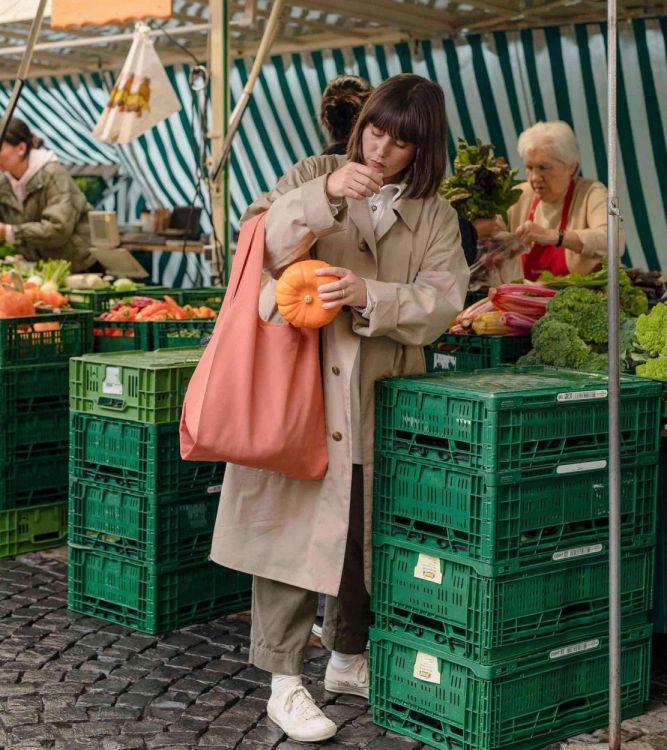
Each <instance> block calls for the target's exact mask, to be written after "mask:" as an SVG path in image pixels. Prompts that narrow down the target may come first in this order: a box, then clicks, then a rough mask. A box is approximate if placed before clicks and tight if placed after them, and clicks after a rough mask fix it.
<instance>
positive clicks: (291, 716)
mask: <svg viewBox="0 0 667 750" xmlns="http://www.w3.org/2000/svg"><path fill="white" fill-rule="evenodd" d="M266 712H267V714H268V716H269V719H271V721H273V722H275V723H276V724H277V725H278V726H279V727H280V728H281V729H282V730H283V732H285V734H286V735H287V736H288V737H289V738H290V739H291V740H294V741H295V742H320V741H321V740H328V739H329V738H331V737H333V736H334V734H336V725H335V724H334V723H333V721H331V720H330V719H327V717H326V716H325V715H324V714H323V713H322V711H320V709H319V708H318V707H317V706H316V705H315V702H314V701H313V698H312V696H311V695H310V693H309V692H308V691H307V690H306V688H305V687H303V686H302V685H300V686H299V687H297V688H294V690H286V691H284V693H280V692H279V693H278V694H276V695H274V694H273V693H272V694H271V697H270V698H269V703H268V705H267V707H266Z"/></svg>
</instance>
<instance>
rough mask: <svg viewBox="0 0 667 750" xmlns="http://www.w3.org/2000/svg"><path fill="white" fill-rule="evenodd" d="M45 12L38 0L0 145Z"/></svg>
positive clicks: (42, 1) (1, 129) (1, 127)
mask: <svg viewBox="0 0 667 750" xmlns="http://www.w3.org/2000/svg"><path fill="white" fill-rule="evenodd" d="M45 10H46V0H40V3H39V5H38V6H37V11H36V13H35V17H34V18H33V19H32V24H31V25H30V33H29V34H28V40H27V41H26V45H25V48H24V50H23V57H22V58H21V62H20V63H19V69H18V72H17V73H16V80H15V81H14V88H13V89H12V93H11V95H10V97H9V101H8V102H7V107H6V109H5V113H4V115H3V116H2V121H1V122H0V145H2V143H3V142H4V140H5V134H6V132H7V126H8V125H9V121H10V120H11V119H12V115H13V114H14V110H15V109H16V105H17V103H18V100H19V96H21V90H22V89H23V84H24V83H25V79H26V78H27V77H28V71H29V70H30V63H31V61H32V53H33V48H34V47H35V42H36V41H37V35H38V34H39V30H40V28H41V26H42V19H43V18H44V11H45Z"/></svg>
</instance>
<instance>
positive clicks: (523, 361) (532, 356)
mask: <svg viewBox="0 0 667 750" xmlns="http://www.w3.org/2000/svg"><path fill="white" fill-rule="evenodd" d="M516 363H517V365H523V366H524V367H527V366H528V365H543V364H545V363H544V362H543V361H542V358H541V357H540V355H539V354H538V353H537V352H536V351H535V349H531V350H530V351H529V352H527V353H526V354H524V355H523V356H522V357H519V359H517V361H516Z"/></svg>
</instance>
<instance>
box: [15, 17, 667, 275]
mask: <svg viewBox="0 0 667 750" xmlns="http://www.w3.org/2000/svg"><path fill="white" fill-rule="evenodd" d="M664 28H665V26H664V21H657V20H637V21H634V22H633V23H632V24H631V25H626V24H624V25H623V26H622V27H621V29H620V34H619V112H618V124H619V132H618V139H619V178H618V188H619V198H620V206H621V212H622V215H623V218H624V222H625V233H626V238H627V250H628V255H627V256H626V258H625V260H626V262H628V263H631V264H634V265H637V266H641V267H644V268H653V269H660V268H662V269H667V245H666V244H665V242H664V238H665V237H667V220H666V216H667V211H666V206H667V172H665V169H664V164H666V163H667V152H666V150H665V130H666V129H667V73H666V60H667V55H666V51H665V35H664ZM605 39H606V29H605V26H604V25H601V24H587V25H577V26H568V27H563V28H548V29H534V30H531V31H521V32H508V33H506V32H496V33H494V34H491V35H479V34H477V35H471V36H468V37H464V38H456V39H451V38H443V39H439V40H431V41H424V42H420V43H417V44H414V43H413V44H406V43H399V44H385V45H364V46H358V47H354V48H351V49H332V50H324V51H317V52H303V53H299V54H296V53H295V54H291V55H274V56H273V57H271V58H270V60H268V61H267V63H266V65H264V67H263V69H262V72H261V75H260V77H259V79H258V82H257V86H256V88H255V94H254V96H253V99H252V101H251V104H250V107H249V109H248V111H247V112H246V115H245V117H244V119H243V121H242V123H241V128H240V130H239V133H238V135H237V137H236V139H235V141H234V144H233V148H232V158H231V209H232V211H231V217H230V218H231V221H232V224H233V225H234V226H235V227H236V226H238V221H239V218H240V216H241V215H242V213H243V211H244V210H245V208H246V206H247V205H248V204H249V203H250V202H251V201H252V200H254V198H255V197H256V196H257V195H259V193H260V192H262V191H263V190H268V189H269V188H271V187H272V186H273V185H274V184H275V183H276V181H277V179H278V178H279V177H280V175H282V174H283V173H284V172H286V171H287V170H288V169H289V168H290V166H291V165H292V164H294V162H296V161H298V160H299V159H302V158H304V157H306V156H309V155H311V154H316V153H319V152H320V151H321V150H322V147H323V144H324V135H323V133H322V131H321V128H320V126H319V122H318V116H317V113H318V110H319V102H320V98H321V94H322V90H323V89H324V87H325V85H326V83H327V81H329V80H330V79H332V78H334V77H335V76H336V75H339V74H340V73H344V72H345V73H357V74H360V75H362V76H365V77H366V78H368V79H369V80H370V81H371V82H372V83H374V84H377V83H379V82H380V81H381V80H383V79H385V78H388V77H389V76H391V75H395V74H396V73H401V72H415V73H418V74H420V75H424V76H427V77H429V78H432V79H434V80H437V81H438V82H439V83H440V84H441V85H442V87H443V89H444V91H445V97H446V101H447V114H448V120H449V132H450V137H449V140H448V152H449V156H450V159H451V157H453V154H454V148H455V143H456V138H457V137H458V136H463V137H465V138H466V139H467V140H468V141H470V140H472V139H474V138H475V137H479V138H481V139H482V141H484V142H488V143H493V144H494V145H495V146H496V151H497V153H498V154H501V155H503V156H505V157H506V158H507V159H508V161H509V163H510V164H511V165H512V166H516V167H521V161H520V159H519V156H518V154H517V152H516V140H517V136H518V135H519V133H520V132H521V131H522V130H523V129H524V128H526V127H527V126H528V125H531V124H532V123H534V122H535V121H536V120H553V119H563V120H566V121H567V122H569V123H571V124H572V126H573V127H574V130H575V133H576V135H577V139H578V141H579V145H580V147H581V152H582V173H583V175H584V176H585V177H591V178H597V179H599V180H601V181H602V182H606V175H607V160H606V159H607V157H606V146H605V141H606V138H605V126H606V96H607V95H606V91H607V89H606V52H605ZM251 62H252V61H251V60H250V59H239V60H236V61H235V63H234V66H233V70H232V75H231V78H230V86H231V95H232V100H233V101H232V104H233V103H234V102H235V101H236V100H237V98H238V96H239V95H240V94H241V91H242V88H243V85H244V84H245V81H246V80H247V76H248V72H249V70H250V67H251ZM565 70H567V74H565ZM167 72H168V75H169V77H170V80H171V83H172V85H173V87H174V89H175V90H176V92H177V94H178V96H179V99H180V100H181V102H182V105H183V108H182V110H181V112H179V113H178V114H176V115H173V116H172V117H170V118H168V119H167V120H165V121H164V122H162V123H160V125H158V126H157V127H156V128H153V129H152V130H150V131H148V133H146V134H145V135H144V136H142V137H141V138H139V139H137V141H135V142H133V143H131V144H129V145H128V146H111V145H109V144H106V143H101V142H99V141H95V140H94V139H93V138H92V136H91V130H92V128H93V126H94V124H95V122H96V120H97V118H98V117H99V114H100V112H101V111H102V109H103V107H104V105H105V103H106V100H107V97H108V92H109V90H110V88H111V86H112V85H113V77H112V76H111V75H109V74H100V73H94V74H90V75H76V76H75V75H72V76H65V77H62V78H55V77H44V78H41V79H38V80H35V81H30V82H28V84H27V86H26V87H25V89H24V93H23V95H22V97H21V100H20V103H19V111H18V114H19V116H21V117H24V118H25V119H26V120H27V121H28V122H29V123H30V126H31V127H32V128H33V129H34V130H35V131H36V132H37V133H39V134H40V135H42V136H43V137H44V138H45V140H46V142H47V145H48V146H49V147H50V148H53V149H55V150H56V152H57V153H58V156H59V158H60V159H61V161H62V162H64V163H67V164H74V163H78V164H100V165H113V164H120V166H121V174H122V175H123V176H124V178H125V180H128V181H129V182H127V183H123V186H122V187H119V192H118V193H117V197H116V198H115V199H114V200H116V201H117V202H116V203H115V204H113V203H109V204H106V205H105V207H106V208H113V207H114V206H115V207H116V208H118V210H119V215H122V216H123V219H122V220H123V221H131V220H132V219H134V218H136V214H137V212H138V211H139V210H140V209H141V207H143V206H144V205H145V204H146V205H148V206H149V207H157V206H160V205H163V206H178V205H188V204H190V202H191V201H193V200H195V202H196V204H197V205H201V196H198V195H197V190H196V174H197V164H198V162H199V159H200V157H201V154H200V151H199V147H198V143H199V135H198V133H199V123H198V120H197V118H195V124H194V130H193V126H192V114H193V107H194V108H195V109H197V108H198V107H199V105H197V101H196V97H193V93H192V91H191V90H190V87H189V85H188V74H189V72H190V68H189V67H188V66H172V67H169V68H168V69H167ZM8 95H9V86H8V85H7V84H5V85H0V105H3V104H4V103H5V102H6V101H7V97H8ZM198 96H201V95H198ZM193 132H194V136H193ZM118 201H123V202H124V207H123V204H121V203H120V202H118ZM202 226H203V228H204V230H206V229H207V228H208V227H209V224H208V217H207V216H206V215H205V214H204V215H203V216H202ZM163 256H164V257H159V258H158V257H156V259H155V263H156V277H157V278H159V279H160V280H163V281H175V282H184V281H187V280H188V277H193V278H194V277H195V275H196V274H202V273H205V269H203V268H201V264H199V261H200V259H195V258H190V259H188V260H187V261H186V260H184V259H183V258H182V256H181V255H180V253H163ZM188 263H189V264H190V265H189V266H188V265H187V264H188Z"/></svg>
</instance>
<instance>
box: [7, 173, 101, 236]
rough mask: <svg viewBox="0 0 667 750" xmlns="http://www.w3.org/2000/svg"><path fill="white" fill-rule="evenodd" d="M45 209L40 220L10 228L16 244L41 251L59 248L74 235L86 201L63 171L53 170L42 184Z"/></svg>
mask: <svg viewBox="0 0 667 750" xmlns="http://www.w3.org/2000/svg"><path fill="white" fill-rule="evenodd" d="M44 200H45V207H44V210H43V211H42V215H41V217H40V219H39V221H27V222H25V223H23V224H14V225H13V229H12V231H13V234H14V240H15V241H16V244H17V245H19V246H20V245H23V244H27V245H33V246H35V245H37V246H39V247H41V248H44V249H49V248H55V247H62V246H63V245H65V244H67V242H68V241H69V239H70V238H71V237H72V235H73V234H74V230H75V229H76V226H77V224H78V223H79V220H80V218H81V215H82V213H83V212H84V211H85V209H86V205H87V204H86V199H85V197H84V196H83V194H82V193H81V192H80V191H79V190H78V188H76V185H75V184H74V183H73V182H72V181H71V179H70V177H69V175H68V174H67V172H66V171H65V170H64V169H63V170H62V172H61V171H60V170H57V171H56V170H53V171H52V172H51V173H50V174H49V175H48V176H47V177H46V178H45V182H44Z"/></svg>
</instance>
